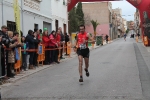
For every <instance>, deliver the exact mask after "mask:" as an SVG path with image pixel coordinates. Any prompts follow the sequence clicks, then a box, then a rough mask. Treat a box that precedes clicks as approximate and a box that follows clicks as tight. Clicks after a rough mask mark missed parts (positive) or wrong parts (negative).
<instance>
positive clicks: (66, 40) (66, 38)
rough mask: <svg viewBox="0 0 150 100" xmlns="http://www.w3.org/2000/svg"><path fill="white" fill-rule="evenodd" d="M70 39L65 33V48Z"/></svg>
mask: <svg viewBox="0 0 150 100" xmlns="http://www.w3.org/2000/svg"><path fill="white" fill-rule="evenodd" d="M69 40H70V39H69V35H67V33H65V46H66V47H67V42H68V41H69ZM65 55H66V56H68V54H67V48H66V54H65Z"/></svg>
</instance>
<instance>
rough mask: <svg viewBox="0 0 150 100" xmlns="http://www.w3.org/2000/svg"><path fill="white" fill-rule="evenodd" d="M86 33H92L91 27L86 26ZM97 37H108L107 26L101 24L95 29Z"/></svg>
mask: <svg viewBox="0 0 150 100" xmlns="http://www.w3.org/2000/svg"><path fill="white" fill-rule="evenodd" d="M86 32H88V33H94V30H93V26H92V25H89V26H86ZM96 32H97V36H101V35H103V36H105V35H106V34H107V35H109V24H102V25H98V26H97V28H96Z"/></svg>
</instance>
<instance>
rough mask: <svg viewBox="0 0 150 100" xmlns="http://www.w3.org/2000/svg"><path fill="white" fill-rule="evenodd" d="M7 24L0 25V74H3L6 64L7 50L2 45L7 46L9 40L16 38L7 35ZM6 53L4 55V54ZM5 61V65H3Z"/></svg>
mask: <svg viewBox="0 0 150 100" xmlns="http://www.w3.org/2000/svg"><path fill="white" fill-rule="evenodd" d="M7 30H8V29H7V26H5V25H3V26H2V27H1V30H0V36H1V38H2V39H1V44H2V48H1V66H2V76H5V74H6V73H5V70H6V69H5V67H6V65H7V64H8V51H5V50H4V47H7V48H9V44H10V42H12V41H14V40H16V39H17V37H13V38H12V39H11V40H9V37H8V35H7ZM5 53H6V55H5ZM5 62H6V65H5ZM5 79H7V77H5Z"/></svg>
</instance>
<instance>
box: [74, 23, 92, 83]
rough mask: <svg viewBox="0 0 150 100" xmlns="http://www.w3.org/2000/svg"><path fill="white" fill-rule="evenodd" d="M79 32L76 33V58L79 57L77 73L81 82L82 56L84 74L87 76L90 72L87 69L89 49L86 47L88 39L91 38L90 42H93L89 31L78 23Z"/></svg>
mask: <svg viewBox="0 0 150 100" xmlns="http://www.w3.org/2000/svg"><path fill="white" fill-rule="evenodd" d="M79 28H80V33H78V35H77V41H76V43H77V54H78V59H79V74H80V79H79V82H83V76H82V65H83V58H84V61H85V68H84V70H85V72H86V76H87V77H89V75H90V73H89V71H88V68H89V54H90V50H89V48H88V39H90V40H91V42H94V41H93V40H94V39H93V37H91V36H90V34H89V33H86V32H85V26H84V25H80V27H79Z"/></svg>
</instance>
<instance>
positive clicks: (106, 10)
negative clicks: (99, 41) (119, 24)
mask: <svg viewBox="0 0 150 100" xmlns="http://www.w3.org/2000/svg"><path fill="white" fill-rule="evenodd" d="M82 9H83V13H84V17H85V25H86V31H87V32H89V33H94V29H93V26H92V24H91V22H90V21H91V20H94V21H96V20H97V22H98V23H99V25H98V26H97V29H96V32H97V36H105V35H109V36H112V35H111V32H112V29H111V22H112V20H111V19H112V17H111V15H112V14H111V13H112V11H111V9H112V5H111V2H93V3H82Z"/></svg>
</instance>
